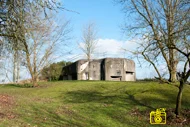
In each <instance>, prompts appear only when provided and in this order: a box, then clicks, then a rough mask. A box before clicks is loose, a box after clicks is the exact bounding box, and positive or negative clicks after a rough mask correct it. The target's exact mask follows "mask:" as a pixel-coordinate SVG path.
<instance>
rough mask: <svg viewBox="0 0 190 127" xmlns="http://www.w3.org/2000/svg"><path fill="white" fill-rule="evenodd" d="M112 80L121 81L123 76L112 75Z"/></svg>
mask: <svg viewBox="0 0 190 127" xmlns="http://www.w3.org/2000/svg"><path fill="white" fill-rule="evenodd" d="M111 78H112V80H115V81H121V78H122V76H111Z"/></svg>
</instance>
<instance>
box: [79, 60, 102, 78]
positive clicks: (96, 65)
mask: <svg viewBox="0 0 190 127" xmlns="http://www.w3.org/2000/svg"><path fill="white" fill-rule="evenodd" d="M100 64H101V60H92V61H90V62H88V61H87V60H81V61H78V64H77V67H78V73H77V75H78V80H88V79H89V80H100V79H101V68H100Z"/></svg>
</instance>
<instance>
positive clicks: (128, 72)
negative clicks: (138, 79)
mask: <svg viewBox="0 0 190 127" xmlns="http://www.w3.org/2000/svg"><path fill="white" fill-rule="evenodd" d="M133 73H134V72H130V71H126V74H128V75H130V74H131V75H133Z"/></svg>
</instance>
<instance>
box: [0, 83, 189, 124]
mask: <svg viewBox="0 0 190 127" xmlns="http://www.w3.org/2000/svg"><path fill="white" fill-rule="evenodd" d="M177 92H178V88H177V87H176V86H174V85H169V84H159V83H156V82H105V81H59V82H44V83H40V87H38V88H26V86H17V85H0V95H9V96H11V97H12V101H14V103H13V104H11V105H9V106H8V107H6V106H5V107H4V108H2V107H0V127H9V126H13V127H16V126H18V127H24V126H25V127H29V126H38V127H128V126H129V127H130V126H131V127H133V126H136V127H146V126H154V127H156V126H161V125H150V123H149V113H150V112H151V111H154V110H155V109H156V108H166V109H171V108H172V109H174V108H175V100H176V95H177ZM0 104H1V103H0ZM0 106H1V105H0ZM182 108H183V109H188V110H189V109H190V86H189V85H188V86H187V85H186V88H185V91H184V93H183V100H182ZM6 113H8V114H12V115H13V116H14V118H8V117H5V116H4V117H3V115H1V114H6ZM162 126H163V125H162ZM164 126H166V125H164ZM171 126H172V125H171ZM186 126H188V125H186Z"/></svg>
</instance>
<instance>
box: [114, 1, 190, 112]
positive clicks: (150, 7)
mask: <svg viewBox="0 0 190 127" xmlns="http://www.w3.org/2000/svg"><path fill="white" fill-rule="evenodd" d="M116 1H117V2H119V3H120V4H122V5H123V6H124V10H125V13H126V14H127V16H129V18H132V21H133V22H129V23H130V24H127V23H126V25H125V27H124V28H123V30H124V31H130V32H134V33H135V37H138V38H139V37H140V38H141V39H142V42H140V43H139V45H140V46H139V48H138V49H137V51H135V52H133V53H134V54H135V55H136V56H137V57H139V56H140V57H142V58H143V59H145V60H146V61H148V62H149V63H150V64H151V65H152V66H153V67H154V69H155V70H156V72H157V74H158V76H159V79H161V80H162V76H161V74H160V72H159V71H160V70H159V69H158V67H157V65H158V64H159V63H160V61H162V62H164V64H165V65H166V66H167V69H168V72H169V81H170V82H175V81H176V72H177V65H178V63H179V62H181V61H182V62H183V61H185V64H184V72H183V76H182V77H183V78H182V79H181V80H182V81H180V87H179V94H178V101H177V104H176V114H177V115H178V114H179V109H180V108H179V107H180V105H181V97H182V91H183V85H182V84H184V83H183V82H184V81H186V80H187V78H188V77H189V70H187V69H186V68H187V63H189V53H188V52H189V48H188V47H189V46H190V45H189V40H187V38H189V23H190V22H189V20H190V18H189V14H190V8H189V7H190V6H189V4H190V3H189V1H188V0H154V1H152V0H116ZM130 13H131V14H130ZM130 20H131V19H130ZM134 20H135V21H134ZM185 38H186V39H185ZM162 64H163V63H162Z"/></svg>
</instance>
